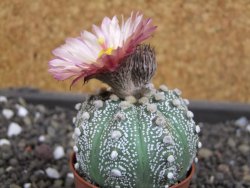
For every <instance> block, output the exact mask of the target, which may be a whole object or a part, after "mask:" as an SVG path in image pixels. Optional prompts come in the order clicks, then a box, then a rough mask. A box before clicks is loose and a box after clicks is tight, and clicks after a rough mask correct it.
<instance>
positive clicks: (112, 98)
mask: <svg viewBox="0 0 250 188" xmlns="http://www.w3.org/2000/svg"><path fill="white" fill-rule="evenodd" d="M109 98H110V99H111V100H112V101H118V100H119V97H117V95H115V94H112V95H110V97H109Z"/></svg>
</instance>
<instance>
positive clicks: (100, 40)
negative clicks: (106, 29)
mask: <svg viewBox="0 0 250 188" xmlns="http://www.w3.org/2000/svg"><path fill="white" fill-rule="evenodd" d="M98 43H99V44H100V45H101V47H102V50H101V51H100V52H99V54H98V57H101V56H102V55H103V54H106V55H111V54H112V51H113V48H111V47H109V48H108V47H107V46H106V44H105V40H104V38H98Z"/></svg>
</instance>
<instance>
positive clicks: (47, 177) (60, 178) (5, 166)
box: [0, 97, 250, 188]
mask: <svg viewBox="0 0 250 188" xmlns="http://www.w3.org/2000/svg"><path fill="white" fill-rule="evenodd" d="M23 107H24V108H23ZM75 114H76V110H73V109H72V110H70V109H65V108H61V107H55V108H53V109H49V108H47V107H46V106H43V105H31V104H26V102H25V101H24V100H22V99H11V100H8V101H5V99H4V98H2V97H0V182H1V184H0V187H1V188H9V187H10V188H20V187H23V188H45V187H51V188H59V187H68V188H71V187H74V185H73V178H72V173H71V172H70V170H69V167H68V160H69V155H70V153H71V152H72V146H73V140H72V132H73V126H72V118H73V117H74V116H75ZM13 123H14V126H17V127H19V128H20V130H21V131H19V132H14V133H13V132H10V127H11V125H12V126H13ZM15 123H16V124H15ZM200 126H201V128H202V131H201V133H200V139H201V142H202V143H203V147H202V149H200V151H199V157H198V158H199V163H198V165H197V173H196V175H195V177H194V179H193V181H192V185H191V188H195V187H216V188H217V187H229V188H230V187H232V188H233V187H236V188H240V187H250V124H249V121H248V120H247V119H245V118H243V117H239V119H238V120H237V121H231V122H224V123H218V124H208V123H200ZM15 130H17V129H15ZM13 134H16V135H13ZM6 142H7V143H6ZM4 143H5V144H4ZM58 148H59V149H58ZM62 148H63V150H62ZM55 150H57V151H56V152H55Z"/></svg>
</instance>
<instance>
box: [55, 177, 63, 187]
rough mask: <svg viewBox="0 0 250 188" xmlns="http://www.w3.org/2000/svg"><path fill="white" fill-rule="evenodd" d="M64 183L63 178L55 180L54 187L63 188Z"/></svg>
mask: <svg viewBox="0 0 250 188" xmlns="http://www.w3.org/2000/svg"><path fill="white" fill-rule="evenodd" d="M62 184H63V181H62V180H60V179H59V180H55V181H54V184H53V187H54V188H61V187H62Z"/></svg>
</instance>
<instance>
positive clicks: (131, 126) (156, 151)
mask: <svg viewBox="0 0 250 188" xmlns="http://www.w3.org/2000/svg"><path fill="white" fill-rule="evenodd" d="M151 93H152V95H151V96H148V97H142V98H140V99H139V100H136V99H135V98H134V97H127V100H122V99H119V98H118V97H117V96H115V95H114V94H112V93H108V95H109V99H103V98H101V97H100V96H92V97H91V98H89V99H88V100H87V101H85V102H84V103H83V104H82V105H81V108H80V110H79V112H78V115H77V118H76V122H75V125H76V128H75V134H74V135H75V141H76V146H75V147H74V150H75V152H76V157H77V163H76V169H77V170H78V172H79V173H80V174H81V175H83V176H85V177H87V178H89V179H90V180H91V181H93V182H95V183H97V184H98V185H100V186H101V187H138V188H139V187H142V188H146V187H164V186H166V185H171V184H174V183H176V182H178V181H180V180H182V179H183V178H185V175H186V173H187V171H188V170H189V169H190V166H191V164H192V162H193V159H194V158H195V155H196V150H197V147H198V145H199V142H198V136H197V131H196V129H197V128H196V126H195V123H194V121H193V119H192V117H193V113H192V112H191V111H188V109H187V100H185V99H182V98H181V97H180V91H179V90H177V89H175V90H168V89H167V87H166V86H161V87H160V89H159V90H154V89H152V91H151Z"/></svg>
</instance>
